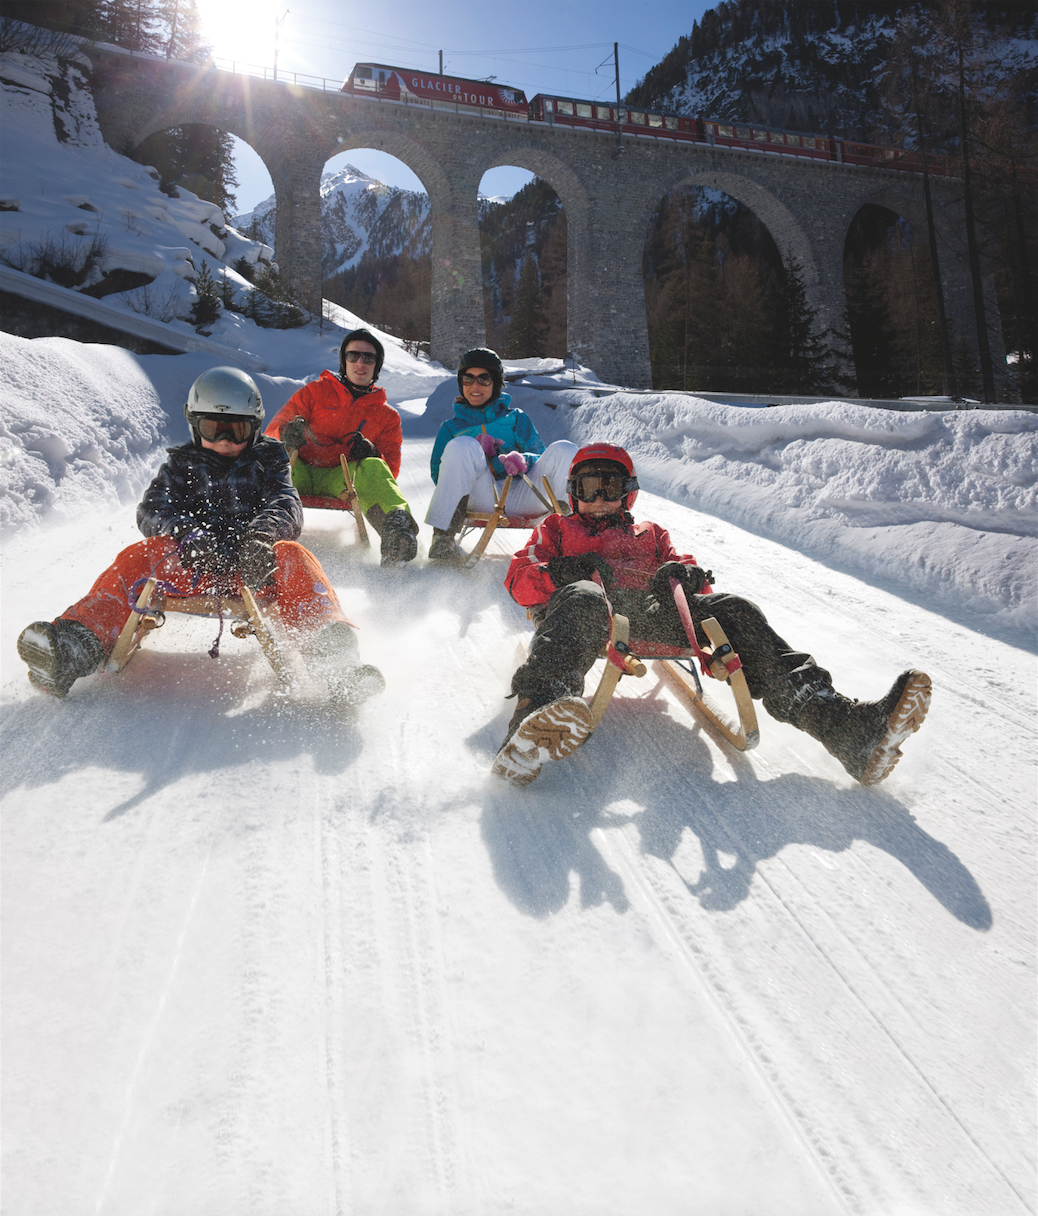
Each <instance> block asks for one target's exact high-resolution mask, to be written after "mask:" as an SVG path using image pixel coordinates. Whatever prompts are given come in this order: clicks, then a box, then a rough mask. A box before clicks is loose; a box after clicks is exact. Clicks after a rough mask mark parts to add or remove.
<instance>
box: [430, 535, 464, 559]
mask: <svg viewBox="0 0 1038 1216" xmlns="http://www.w3.org/2000/svg"><path fill="white" fill-rule="evenodd" d="M429 560H430V561H431V562H447V563H449V564H451V565H460V564H461V563H462V562H463V561H464V560H465V550H464V549H462V547H461V546H460V545H459V544H458V543H457V542H456V541H455V539H454V536H453V534H452V533H450V532H445V531H444V530H443V528H433V538H432V543H431V544H430V545H429Z"/></svg>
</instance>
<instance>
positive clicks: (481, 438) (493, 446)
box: [476, 431, 502, 460]
mask: <svg viewBox="0 0 1038 1216" xmlns="http://www.w3.org/2000/svg"><path fill="white" fill-rule="evenodd" d="M476 442H477V443H478V444H479V446H480V447H481V448H482V449H483V451H484V452H486V454H487V459H488V460H493V459H494V457H495V456H496V455H497V454H498V452H500V451H501V447H502V444H501V440H500V439H495V438H494V436H493V435H488V434H487V433H486V431H480V433H479V434H478V435H477V436H476Z"/></svg>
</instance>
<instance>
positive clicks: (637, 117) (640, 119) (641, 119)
mask: <svg viewBox="0 0 1038 1216" xmlns="http://www.w3.org/2000/svg"><path fill="white" fill-rule="evenodd" d="M631 122H632V123H634V124H635V126H639V127H644V126H645V111H644V110H632V111H631Z"/></svg>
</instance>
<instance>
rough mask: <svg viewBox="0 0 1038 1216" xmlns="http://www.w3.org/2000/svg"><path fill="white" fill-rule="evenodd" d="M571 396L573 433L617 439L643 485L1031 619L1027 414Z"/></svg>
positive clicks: (1033, 524) (790, 541) (1035, 539)
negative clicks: (577, 403) (755, 406)
mask: <svg viewBox="0 0 1038 1216" xmlns="http://www.w3.org/2000/svg"><path fill="white" fill-rule="evenodd" d="M584 401H585V404H583V405H582V406H581V408H579V409H578V410H575V411H574V415H573V428H572V434H573V438H574V439H575V440H576V441H577V442H580V443H584V442H590V441H591V440H594V439H609V440H611V441H613V442H616V443H621V444H623V445H624V446H625V447H627V448H628V449H629V450H630V451H631V452H632V453H633V454H634V456H635V459H636V462H637V465H638V469H639V473H640V477H641V482H642V484H643V485H644V486H645V487H646V488H647V489H651V490H653V491H654V492H656V493H659V494H664V495H666V496H667V497H670V498H675V499H677V500H678V501H682V500H686V501H688V502H689V504H690V505H693V506H695V507H696V508H698V509H700V510H705V511H709V512H711V513H712V514H715V515H718V516H720V517H721V518H723V519H726V520H729V521H730V522H732V523H735V524H739V525H740V526H742V527H744V528H748V529H750V530H751V531H753V532H755V533H757V534H758V535H761V536H767V537H769V538H771V539H773V540H777V541H779V542H781V543H783V544H786V545H790V546H792V547H794V548H796V549H799V550H800V551H802V552H804V553H810V554H811V555H812V556H814V557H817V558H820V559H822V560H825V561H828V562H831V563H833V564H834V565H836V566H839V567H840V568H842V569H846V570H849V571H851V572H853V573H856V574H859V575H860V576H862V577H864V578H866V579H868V580H869V581H870V582H875V583H879V584H882V585H884V586H887V587H888V588H891V589H896V588H898V587H900V588H903V589H905V590H908V591H910V592H912V593H914V594H916V595H919V596H922V597H926V598H933V599H934V600H935V601H936V602H937V603H939V604H940V605H941V606H942V607H943V608H945V609H946V610H950V611H952V612H953V613H954V612H957V611H959V610H965V611H967V612H969V613H971V614H976V615H979V616H981V617H985V616H993V615H994V616H998V617H999V618H1000V619H1001V620H1002V622H1003V624H1006V625H1009V626H1010V627H1012V628H1019V629H1023V630H1026V631H1029V632H1031V631H1033V629H1034V625H1035V613H1036V603H1038V489H1036V485H1038V417H1036V416H1035V415H1033V414H1030V413H1027V412H1026V411H1022V410H978V411H967V412H954V411H946V412H940V413H938V412H933V413H929V412H928V413H919V414H902V413H893V412H890V411H887V410H874V409H869V408H866V407H863V406H857V405H853V404H850V403H847V402H837V401H834V402H828V403H821V404H813V405H790V406H776V407H773V408H771V409H765V410H750V409H742V408H739V407H735V406H727V405H720V404H715V403H712V402H709V401H704V400H702V399H700V398H690V397H684V396H678V395H673V394H665V393H660V394H655V395H634V394H624V393H617V394H616V395H613V396H609V397H605V398H602V399H594V398H589V397H588V396H585V398H584Z"/></svg>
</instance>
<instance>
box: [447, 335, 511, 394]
mask: <svg viewBox="0 0 1038 1216" xmlns="http://www.w3.org/2000/svg"><path fill="white" fill-rule="evenodd" d="M470 367H485V368H486V369H487V371H488V372H489V373H490V374H491V375H492V376H493V377H494V396H493V397H492V398H491V401H492V400H494V398H496V397H500V396H501V393H502V392H503V390H504V387H505V369H504V367H502V365H501V360H500V358H499V357H498V356H497V354H496V352H494V351H492V350H490V349H489V347H486V346H477V347H476V348H475V350H470V351H466V352H465V354H463V355H462V356H461V358H460V359H459V360H458V392H459V393H461V395H462V396H463V397H464V395H465V393H464V390H463V389H462V386H461V374H462V372H467V371H468V369H469V368H470ZM488 404H489V403H488Z"/></svg>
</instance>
